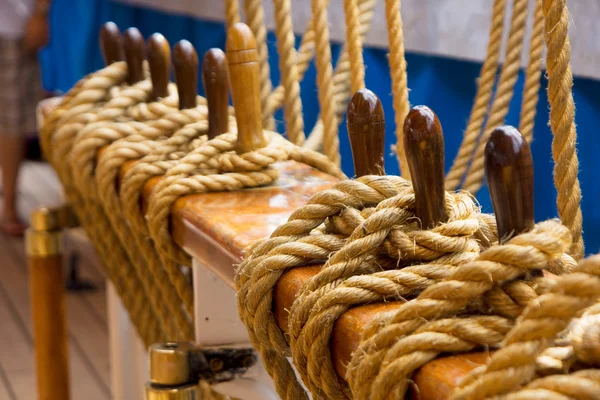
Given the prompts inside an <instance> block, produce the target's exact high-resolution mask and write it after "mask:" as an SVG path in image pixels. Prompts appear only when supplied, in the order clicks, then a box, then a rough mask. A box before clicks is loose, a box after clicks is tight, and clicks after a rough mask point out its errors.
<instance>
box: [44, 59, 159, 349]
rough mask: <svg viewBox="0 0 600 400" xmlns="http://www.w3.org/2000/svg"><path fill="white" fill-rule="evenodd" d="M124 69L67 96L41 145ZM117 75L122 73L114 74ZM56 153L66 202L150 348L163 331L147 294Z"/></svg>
mask: <svg viewBox="0 0 600 400" xmlns="http://www.w3.org/2000/svg"><path fill="white" fill-rule="evenodd" d="M123 66H124V63H116V64H113V65H111V66H110V67H108V68H105V69H104V70H101V71H98V72H97V73H94V74H92V75H91V76H90V77H88V78H86V79H85V80H84V82H83V83H82V84H81V85H77V86H78V87H79V88H85V90H83V89H82V90H80V91H79V92H78V93H77V94H74V95H72V96H67V97H68V98H69V97H70V101H69V104H64V103H63V105H64V107H62V108H60V109H56V110H54V111H53V112H52V113H50V115H49V118H48V121H50V122H51V124H50V125H45V126H44V127H43V128H42V130H41V134H42V141H44V142H45V143H50V142H51V140H52V138H53V137H54V136H55V132H54V131H53V130H52V129H53V128H54V129H57V128H58V127H63V128H65V129H67V130H68V129H69V127H68V125H65V124H66V123H67V122H68V121H70V120H72V119H75V118H76V117H77V115H78V114H77V113H75V112H73V111H74V109H79V110H85V111H89V110H91V109H93V108H94V107H97V104H98V102H99V101H102V100H104V99H106V98H107V96H109V92H110V88H111V87H113V85H115V84H120V83H121V82H122V81H123V80H124V77H125V73H126V69H125V71H123V68H122V67H123ZM117 67H121V69H120V70H119V69H118V68H117ZM115 72H121V73H120V74H115ZM86 101H87V103H86ZM69 107H71V108H69ZM53 121H54V122H53ZM81 126H82V124H79V127H81ZM54 149H55V148H54V147H51V146H47V147H46V150H47V152H46V153H45V155H46V157H47V158H48V159H49V160H50V161H51V162H52V163H53V164H54V168H55V169H56V170H57V172H58V174H59V177H60V178H61V181H62V182H63V183H64V184H65V193H66V195H67V198H68V200H69V202H70V203H71V204H72V205H73V207H74V209H75V211H76V213H77V215H78V217H79V220H80V221H81V223H82V225H83V227H84V229H86V231H87V232H88V234H89V236H90V239H91V240H92V243H93V244H94V247H95V248H96V250H97V251H98V254H99V255H100V257H101V259H102V261H103V265H104V266H105V268H106V270H107V275H108V276H109V277H110V278H111V280H112V281H113V283H114V285H115V288H116V290H117V292H118V293H119V295H120V297H121V298H122V300H123V303H124V305H125V306H126V308H127V309H128V310H129V312H130V315H131V318H132V320H133V322H134V325H135V326H136V327H137V329H138V332H139V333H140V336H141V337H142V340H143V341H144V343H146V344H150V343H152V342H154V341H155V340H157V339H160V338H161V335H162V331H161V328H160V326H159V325H158V323H157V321H156V318H155V316H154V315H153V314H152V310H151V309H149V308H148V307H144V305H143V304H142V303H143V301H144V293H143V292H142V289H141V287H140V284H139V281H138V280H136V279H130V278H131V270H130V269H128V268H127V264H126V263H125V264H123V265H121V264H122V260H123V259H126V256H125V255H124V254H123V252H122V250H121V249H120V244H119V243H118V242H117V243H114V242H110V240H108V241H107V238H105V237H101V236H100V235H99V234H98V231H96V230H95V229H94V227H95V223H96V221H94V220H93V219H92V218H91V213H90V212H89V208H90V205H89V204H88V203H86V202H85V201H84V200H83V198H82V197H81V195H80V194H79V193H78V191H77V190H76V189H75V188H74V187H73V186H72V184H71V175H70V172H71V171H69V169H68V168H65V165H64V164H61V163H59V162H57V160H56V158H55V157H53V154H52V153H51V152H50V151H51V150H54ZM58 161H60V159H58ZM107 242H108V243H107ZM111 246H112V247H111ZM105 250H106V251H105ZM134 277H135V276H134Z"/></svg>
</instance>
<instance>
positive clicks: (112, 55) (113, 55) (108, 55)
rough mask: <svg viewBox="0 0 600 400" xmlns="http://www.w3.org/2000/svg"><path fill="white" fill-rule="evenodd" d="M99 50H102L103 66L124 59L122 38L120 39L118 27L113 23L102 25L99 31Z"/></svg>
mask: <svg viewBox="0 0 600 400" xmlns="http://www.w3.org/2000/svg"><path fill="white" fill-rule="evenodd" d="M100 48H101V49H102V57H103V58H104V65H105V66H108V65H110V64H112V63H115V62H118V61H123V60H124V59H125V54H124V52H123V38H121V32H120V31H119V27H118V26H117V24H115V23H114V22H107V23H105V24H104V25H102V28H101V29H100Z"/></svg>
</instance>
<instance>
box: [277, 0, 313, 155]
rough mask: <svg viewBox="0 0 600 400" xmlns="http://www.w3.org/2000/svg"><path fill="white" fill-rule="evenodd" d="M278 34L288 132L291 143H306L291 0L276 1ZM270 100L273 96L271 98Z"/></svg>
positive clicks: (300, 144)
mask: <svg viewBox="0 0 600 400" xmlns="http://www.w3.org/2000/svg"><path fill="white" fill-rule="evenodd" d="M273 4H274V6H275V27H276V30H275V35H276V36H277V50H278V52H279V71H280V73H281V82H282V85H283V88H284V107H283V111H284V116H285V126H286V134H287V137H288V139H289V140H290V142H292V143H294V144H296V145H298V146H302V144H304V140H305V139H306V138H305V135H304V120H303V118H302V101H301V99H300V82H299V73H298V66H297V65H296V50H295V47H294V43H295V37H294V31H293V29H292V14H291V11H292V9H291V1H290V0H274V1H273ZM269 100H270V98H269Z"/></svg>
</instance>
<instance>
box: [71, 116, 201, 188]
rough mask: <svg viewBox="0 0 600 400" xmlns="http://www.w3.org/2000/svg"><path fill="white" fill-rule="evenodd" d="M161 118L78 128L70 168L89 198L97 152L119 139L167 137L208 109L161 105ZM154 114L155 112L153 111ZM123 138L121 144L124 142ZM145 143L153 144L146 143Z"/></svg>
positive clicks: (133, 140)
mask: <svg viewBox="0 0 600 400" xmlns="http://www.w3.org/2000/svg"><path fill="white" fill-rule="evenodd" d="M163 111H165V112H166V114H165V115H163V116H162V117H161V118H159V119H157V120H154V121H147V122H146V123H142V122H137V121H129V122H112V121H101V122H96V123H94V124H90V125H87V126H86V127H85V128H84V129H82V130H81V131H80V132H79V134H78V136H77V138H76V139H75V142H74V144H73V146H72V149H71V167H72V168H73V171H74V177H75V181H76V182H77V184H78V186H79V187H80V188H81V190H82V191H83V192H84V193H85V194H86V195H88V196H89V197H90V198H96V197H97V190H98V188H97V186H96V185H95V182H94V179H93V177H94V169H95V167H96V159H97V156H98V151H99V150H100V149H101V148H103V147H104V146H107V145H109V144H111V143H113V142H115V141H117V140H119V139H124V138H128V140H129V138H131V141H132V142H139V141H146V142H152V141H154V140H156V139H159V138H160V137H169V136H171V135H172V134H173V133H174V132H175V131H177V130H178V129H181V128H182V127H183V126H185V125H187V124H191V123H192V122H195V121H200V120H206V117H207V115H208V109H207V108H206V107H204V106H198V107H196V108H193V109H187V110H177V109H169V108H165V109H164V110H163ZM153 115H155V114H153ZM128 140H125V141H123V142H121V143H126V142H127V141H128ZM147 145H148V146H152V145H156V144H155V143H147Z"/></svg>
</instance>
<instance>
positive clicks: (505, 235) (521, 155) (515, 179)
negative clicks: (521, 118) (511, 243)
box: [485, 126, 535, 242]
mask: <svg viewBox="0 0 600 400" xmlns="http://www.w3.org/2000/svg"><path fill="white" fill-rule="evenodd" d="M485 176H486V178H487V181H488V188H489V191H490V197H491V198H492V205H493V206H494V212H495V213H496V223H497V224H498V238H500V242H504V241H506V240H508V239H510V238H511V237H512V236H514V235H517V234H519V233H522V232H525V231H528V230H530V229H531V228H533V225H534V223H535V220H534V216H533V160H532V157H531V150H530V149H529V144H528V143H527V141H526V140H525V138H524V137H523V135H521V132H519V131H518V130H517V129H515V128H513V127H512V126H501V127H499V128H496V129H495V130H494V131H493V132H492V134H491V136H490V139H489V140H488V142H487V144H486V146H485Z"/></svg>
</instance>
